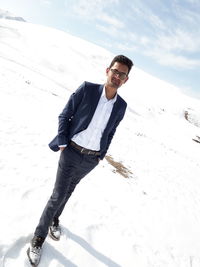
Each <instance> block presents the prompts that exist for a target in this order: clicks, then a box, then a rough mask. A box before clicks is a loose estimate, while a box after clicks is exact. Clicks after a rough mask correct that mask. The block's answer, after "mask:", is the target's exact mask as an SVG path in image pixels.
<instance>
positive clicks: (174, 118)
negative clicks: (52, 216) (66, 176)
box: [0, 19, 200, 267]
mask: <svg viewBox="0 0 200 267" xmlns="http://www.w3.org/2000/svg"><path fill="white" fill-rule="evenodd" d="M113 56H114V55H112V54H110V53H109V52H108V51H106V50H104V49H103V48H100V47H98V46H96V45H93V44H90V43H88V42H86V41H83V40H81V39H79V38H76V37H73V36H70V35H68V34H66V33H64V32H61V31H58V30H55V29H51V28H47V27H43V26H37V25H33V24H29V23H25V22H18V21H9V20H5V19H0V151H1V152H0V192H1V193H0V203H1V219H0V226H1V228H0V229H1V231H0V266H2V267H16V266H17V267H22V266H29V263H28V260H27V258H26V249H27V246H28V243H29V241H30V239H31V237H32V234H33V231H34V229H35V227H36V224H37V222H38V220H39V217H40V215H41V212H42V210H43V208H44V205H45V204H46V201H47V200H48V198H49V196H50V194H51V191H52V186H53V184H54V180H55V173H56V169H57V161H58V158H59V152H58V153H53V152H52V151H50V150H49V148H48V146H47V144H48V143H49V141H50V140H51V139H52V138H53V137H54V135H55V134H56V131H57V117H58V114H59V113H60V112H61V110H62V109H63V107H64V105H65V103H66V101H67V100H68V97H69V96H70V94H71V93H72V92H73V91H74V90H75V89H76V88H77V87H78V86H79V85H80V84H81V83H82V82H83V81H84V80H88V81H91V82H97V83H103V82H104V81H105V69H106V67H107V66H108V64H109V63H110V60H111V59H112V58H113ZM133 61H134V59H133ZM119 93H120V94H121V95H122V96H123V97H124V98H125V99H126V100H127V102H128V111H127V113H126V117H125V119H124V120H123V122H122V123H121V124H120V126H119V128H118V131H117V133H116V136H115V137H114V139H113V142H112V145H111V147H110V150H109V153H108V154H109V155H110V156H112V158H113V159H114V160H115V161H116V162H121V164H123V165H124V166H125V167H126V168H127V169H128V170H129V171H130V172H131V173H132V174H129V178H124V177H123V176H122V175H121V174H120V173H118V172H116V170H115V168H114V167H113V166H112V165H111V164H109V162H108V161H107V160H106V159H104V161H102V162H101V163H100V165H99V166H98V167H97V168H96V169H95V170H94V171H93V172H92V173H91V174H89V175H88V176H87V177H86V178H85V179H83V180H82V181H81V183H80V184H79V185H78V187H77V188H76V190H75V192H74V193H73V195H72V197H71V198H70V200H69V202H68V204H67V205H66V208H65V210H64V212H63V214H62V216H61V225H62V229H63V233H62V238H61V240H60V241H59V242H55V241H53V240H51V239H50V238H47V240H46V242H45V245H44V252H43V255H42V259H41V263H40V265H39V266H41V267H47V266H50V267H61V266H65V267H103V266H109V267H199V266H200V162H199V159H200V143H198V142H195V141H194V140H193V139H195V140H197V141H198V137H200V128H199V127H198V125H200V101H199V100H197V99H192V98H189V97H187V96H184V95H183V94H182V93H181V92H180V91H179V89H178V88H175V87H174V86H172V85H170V84H167V83H165V82H163V81H160V80H158V79H156V78H154V77H152V76H150V75H148V74H146V73H144V72H143V71H141V70H139V69H137V68H136V67H134V68H133V70H132V73H131V74H130V80H129V81H128V82H127V84H126V85H124V86H123V87H122V88H121V89H120V92H119ZM186 112H187V114H188V116H187V119H189V120H190V121H188V120H186V116H185V114H186Z"/></svg>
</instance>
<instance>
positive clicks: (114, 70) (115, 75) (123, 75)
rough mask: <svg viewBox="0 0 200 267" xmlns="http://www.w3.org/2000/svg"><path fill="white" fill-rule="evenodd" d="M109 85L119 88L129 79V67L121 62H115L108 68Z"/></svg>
mask: <svg viewBox="0 0 200 267" xmlns="http://www.w3.org/2000/svg"><path fill="white" fill-rule="evenodd" d="M106 75H107V83H106V85H107V86H108V87H112V88H115V89H118V88H119V87H120V86H122V84H124V83H125V82H126V81H127V80H128V67H127V66H126V65H124V64H121V63H119V62H115V63H114V65H113V66H112V67H111V68H107V69H106Z"/></svg>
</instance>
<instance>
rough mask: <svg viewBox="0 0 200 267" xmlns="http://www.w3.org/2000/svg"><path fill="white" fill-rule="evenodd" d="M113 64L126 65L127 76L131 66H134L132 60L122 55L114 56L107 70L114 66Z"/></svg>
mask: <svg viewBox="0 0 200 267" xmlns="http://www.w3.org/2000/svg"><path fill="white" fill-rule="evenodd" d="M115 62H119V63H121V64H124V65H126V66H127V67H128V74H129V72H130V70H131V68H132V66H133V65H134V64H133V62H132V60H130V59H129V58H128V57H126V56H123V55H118V56H115V57H114V58H113V60H112V62H111V63H110V66H109V68H111V67H112V66H113V65H114V64H115Z"/></svg>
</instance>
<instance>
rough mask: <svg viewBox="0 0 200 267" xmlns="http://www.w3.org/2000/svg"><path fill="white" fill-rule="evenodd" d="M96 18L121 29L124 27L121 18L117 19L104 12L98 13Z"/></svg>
mask: <svg viewBox="0 0 200 267" xmlns="http://www.w3.org/2000/svg"><path fill="white" fill-rule="evenodd" d="M98 19H100V20H102V21H103V22H106V23H107V24H110V25H112V26H113V27H116V28H118V29H123V28H124V27H125V25H124V23H123V22H122V21H121V20H118V19H116V18H115V17H112V16H109V15H107V14H105V13H102V14H99V15H98Z"/></svg>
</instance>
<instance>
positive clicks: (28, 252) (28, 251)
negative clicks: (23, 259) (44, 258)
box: [26, 248, 40, 267]
mask: <svg viewBox="0 0 200 267" xmlns="http://www.w3.org/2000/svg"><path fill="white" fill-rule="evenodd" d="M26 253H27V256H28V260H29V262H30V264H31V265H32V266H33V267H36V266H38V264H39V263H40V261H39V262H38V264H35V263H33V262H32V261H31V258H30V255H29V254H30V248H28V249H27V251H26Z"/></svg>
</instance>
